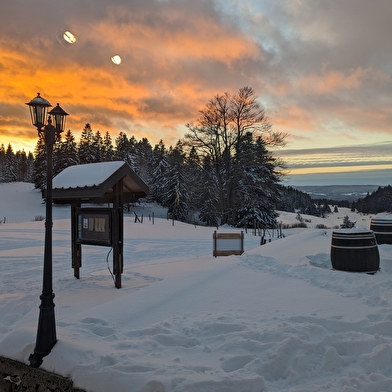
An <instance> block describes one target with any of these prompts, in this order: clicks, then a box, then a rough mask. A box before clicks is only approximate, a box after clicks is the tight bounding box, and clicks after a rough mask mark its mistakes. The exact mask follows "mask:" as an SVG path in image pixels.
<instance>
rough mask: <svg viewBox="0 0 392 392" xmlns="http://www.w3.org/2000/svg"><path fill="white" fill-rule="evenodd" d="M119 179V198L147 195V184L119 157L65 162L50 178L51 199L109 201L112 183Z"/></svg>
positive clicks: (63, 200)
mask: <svg viewBox="0 0 392 392" xmlns="http://www.w3.org/2000/svg"><path fill="white" fill-rule="evenodd" d="M121 179H123V201H124V202H134V201H136V200H137V199H139V198H142V197H146V196H147V195H148V186H147V185H146V184H145V183H144V182H143V180H142V179H141V178H140V177H139V176H138V175H137V174H136V173H135V172H134V171H133V170H132V169H131V168H130V166H129V165H128V163H126V162H123V161H114V162H100V163H89V164H85V165H75V166H69V167H67V168H66V169H64V170H63V171H62V172H61V173H59V174H58V175H57V176H56V177H55V178H54V179H53V201H54V202H55V203H59V204H68V203H69V204H72V203H75V202H82V203H87V202H93V203H104V202H112V201H113V198H114V194H113V187H114V185H115V184H117V182H119V181H120V180H121Z"/></svg>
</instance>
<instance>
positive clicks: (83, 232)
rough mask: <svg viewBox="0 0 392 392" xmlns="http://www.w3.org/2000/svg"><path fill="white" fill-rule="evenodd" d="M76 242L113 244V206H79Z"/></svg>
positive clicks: (77, 210)
mask: <svg viewBox="0 0 392 392" xmlns="http://www.w3.org/2000/svg"><path fill="white" fill-rule="evenodd" d="M76 221H77V225H78V226H77V227H78V229H77V236H76V242H77V243H79V244H87V245H104V246H112V245H113V236H112V222H113V210H112V209H111V208H77V209H76Z"/></svg>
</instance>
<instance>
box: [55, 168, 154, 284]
mask: <svg viewBox="0 0 392 392" xmlns="http://www.w3.org/2000/svg"><path fill="white" fill-rule="evenodd" d="M147 195H148V186H147V185H146V184H145V183H144V182H143V180H142V179H141V178H140V177H139V176H138V175H137V174H136V173H135V172H134V171H133V170H132V169H131V167H130V166H129V165H128V163H126V162H123V161H115V162H100V163H89V164H85V165H75V166H69V167H67V168H66V169H64V170H63V171H62V172H61V173H59V174H58V175H57V176H56V177H55V178H54V179H53V202H54V203H56V204H70V205H71V237H72V268H73V269H74V276H75V277H76V278H77V279H79V277H80V275H79V270H80V268H81V266H82V245H83V244H87V245H99V246H109V247H111V248H112V249H113V274H114V276H115V286H116V288H121V274H122V272H123V244H124V230H123V221H124V214H123V209H124V207H123V206H124V203H131V202H135V201H137V200H138V199H139V198H143V197H146V196H147ZM102 204H103V205H105V207H100V205H102ZM107 206H109V207H107Z"/></svg>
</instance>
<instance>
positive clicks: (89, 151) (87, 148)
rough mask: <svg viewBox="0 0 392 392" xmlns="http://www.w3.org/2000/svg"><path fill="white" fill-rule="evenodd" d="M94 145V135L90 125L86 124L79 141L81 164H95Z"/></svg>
mask: <svg viewBox="0 0 392 392" xmlns="http://www.w3.org/2000/svg"><path fill="white" fill-rule="evenodd" d="M93 143H94V133H93V130H92V129H91V125H90V124H89V123H87V124H86V125H85V127H84V128H83V131H82V133H81V135H80V140H79V146H78V151H79V160H80V163H81V164H84V163H94V162H96V156H95V149H94V146H93Z"/></svg>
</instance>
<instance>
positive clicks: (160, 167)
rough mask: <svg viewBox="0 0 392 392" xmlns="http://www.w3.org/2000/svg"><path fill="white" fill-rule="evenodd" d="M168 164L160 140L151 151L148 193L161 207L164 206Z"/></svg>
mask: <svg viewBox="0 0 392 392" xmlns="http://www.w3.org/2000/svg"><path fill="white" fill-rule="evenodd" d="M169 167H170V162H169V157H168V155H167V151H166V148H165V144H164V143H163V141H162V140H160V141H159V144H156V145H155V147H154V150H153V159H152V169H151V170H152V177H151V188H150V193H151V196H152V197H153V198H154V200H155V201H157V202H158V203H160V204H162V205H166V200H165V199H164V189H165V184H166V180H167V175H168V172H169Z"/></svg>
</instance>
